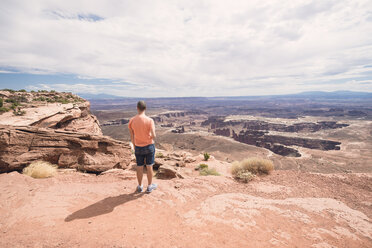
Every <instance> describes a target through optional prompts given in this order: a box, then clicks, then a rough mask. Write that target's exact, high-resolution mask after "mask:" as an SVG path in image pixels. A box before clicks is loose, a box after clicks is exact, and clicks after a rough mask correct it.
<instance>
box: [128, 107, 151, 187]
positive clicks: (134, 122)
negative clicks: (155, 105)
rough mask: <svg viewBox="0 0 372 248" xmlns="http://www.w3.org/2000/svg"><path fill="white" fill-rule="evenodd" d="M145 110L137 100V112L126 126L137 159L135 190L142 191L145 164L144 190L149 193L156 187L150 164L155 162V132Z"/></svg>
mask: <svg viewBox="0 0 372 248" xmlns="http://www.w3.org/2000/svg"><path fill="white" fill-rule="evenodd" d="M145 111H146V103H145V102H144V101H139V102H138V103H137V112H138V114H137V115H136V116H134V117H133V118H131V119H130V121H129V124H128V127H129V132H130V139H131V141H132V144H133V145H134V153H135V155H136V161H137V180H138V186H137V192H143V186H142V178H143V167H144V166H145V165H146V170H147V181H148V186H147V190H146V192H147V193H151V191H153V190H154V189H156V188H157V185H156V184H155V183H152V177H153V170H152V166H153V165H154V163H155V145H154V139H155V138H156V134H155V124H154V120H153V119H151V118H150V117H148V116H146V114H145Z"/></svg>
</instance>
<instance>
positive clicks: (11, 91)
mask: <svg viewBox="0 0 372 248" xmlns="http://www.w3.org/2000/svg"><path fill="white" fill-rule="evenodd" d="M2 90H3V91H9V92H10V93H14V92H15V90H12V89H2Z"/></svg>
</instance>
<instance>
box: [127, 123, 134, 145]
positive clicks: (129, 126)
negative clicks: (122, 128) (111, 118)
mask: <svg viewBox="0 0 372 248" xmlns="http://www.w3.org/2000/svg"><path fill="white" fill-rule="evenodd" d="M128 128H129V133H130V140H131V142H132V144H133V147H134V131H133V129H132V121H130V122H129V124H128Z"/></svg>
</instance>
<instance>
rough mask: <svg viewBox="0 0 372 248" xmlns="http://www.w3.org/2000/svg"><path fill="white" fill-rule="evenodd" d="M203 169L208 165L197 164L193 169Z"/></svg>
mask: <svg viewBox="0 0 372 248" xmlns="http://www.w3.org/2000/svg"><path fill="white" fill-rule="evenodd" d="M203 169H208V165H207V164H199V165H198V166H197V167H196V168H195V170H203Z"/></svg>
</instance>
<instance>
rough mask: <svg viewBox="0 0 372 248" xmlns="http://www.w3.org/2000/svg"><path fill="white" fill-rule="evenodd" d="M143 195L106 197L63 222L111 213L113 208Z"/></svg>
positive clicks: (132, 194) (131, 194)
mask: <svg viewBox="0 0 372 248" xmlns="http://www.w3.org/2000/svg"><path fill="white" fill-rule="evenodd" d="M143 195H144V194H140V193H130V194H121V195H118V196H111V197H107V198H105V199H103V200H100V201H99V202H96V203H94V204H92V205H89V206H88V207H85V208H83V209H80V210H78V211H76V212H73V213H72V214H70V215H69V216H67V217H66V218H65V222H70V221H73V220H76V219H88V218H91V217H94V216H98V215H103V214H108V213H111V212H112V211H113V210H114V208H115V207H117V206H119V205H121V204H124V203H127V202H129V201H133V200H136V199H138V198H140V197H142V196H143Z"/></svg>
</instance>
